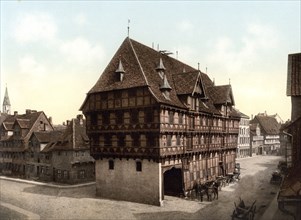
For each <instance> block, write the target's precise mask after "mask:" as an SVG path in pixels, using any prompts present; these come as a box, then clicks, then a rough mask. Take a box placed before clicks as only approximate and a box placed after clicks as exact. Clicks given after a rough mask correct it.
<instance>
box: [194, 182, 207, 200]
mask: <svg viewBox="0 0 301 220" xmlns="http://www.w3.org/2000/svg"><path fill="white" fill-rule="evenodd" d="M193 188H194V190H195V194H196V197H197V198H199V197H200V198H201V202H203V197H204V195H207V189H206V186H205V185H203V184H200V183H196V184H195V185H194V187H193Z"/></svg>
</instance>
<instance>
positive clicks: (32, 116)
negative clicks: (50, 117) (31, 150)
mask: <svg viewBox="0 0 301 220" xmlns="http://www.w3.org/2000/svg"><path fill="white" fill-rule="evenodd" d="M42 116H45V117H46V115H45V114H44V112H43V111H39V112H38V111H30V113H26V114H22V115H20V114H15V115H8V116H7V117H6V119H5V120H4V121H3V124H2V126H3V128H4V129H5V130H7V131H12V130H13V126H14V124H15V123H17V124H18V125H19V126H20V128H22V129H26V132H22V137H21V138H22V139H25V138H30V136H31V134H32V132H33V129H34V124H35V123H36V122H37V121H38V120H39V118H40V117H42Z"/></svg>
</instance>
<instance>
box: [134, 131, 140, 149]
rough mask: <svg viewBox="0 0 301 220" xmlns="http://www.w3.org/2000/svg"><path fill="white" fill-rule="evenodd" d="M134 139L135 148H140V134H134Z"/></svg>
mask: <svg viewBox="0 0 301 220" xmlns="http://www.w3.org/2000/svg"><path fill="white" fill-rule="evenodd" d="M132 139H133V146H134V147H140V135H139V134H136V133H135V134H132Z"/></svg>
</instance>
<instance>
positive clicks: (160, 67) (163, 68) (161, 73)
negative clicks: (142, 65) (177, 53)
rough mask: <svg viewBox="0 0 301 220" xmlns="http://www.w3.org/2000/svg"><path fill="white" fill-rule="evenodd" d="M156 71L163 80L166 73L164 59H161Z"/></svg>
mask: <svg viewBox="0 0 301 220" xmlns="http://www.w3.org/2000/svg"><path fill="white" fill-rule="evenodd" d="M156 71H157V73H158V74H159V76H160V77H161V79H163V77H164V72H165V67H164V65H163V61H162V58H160V61H159V65H158V66H157V68H156Z"/></svg>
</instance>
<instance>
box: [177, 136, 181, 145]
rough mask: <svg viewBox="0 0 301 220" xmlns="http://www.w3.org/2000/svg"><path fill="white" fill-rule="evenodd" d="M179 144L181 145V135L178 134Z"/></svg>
mask: <svg viewBox="0 0 301 220" xmlns="http://www.w3.org/2000/svg"><path fill="white" fill-rule="evenodd" d="M177 145H178V146H179V145H181V136H180V135H177Z"/></svg>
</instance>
